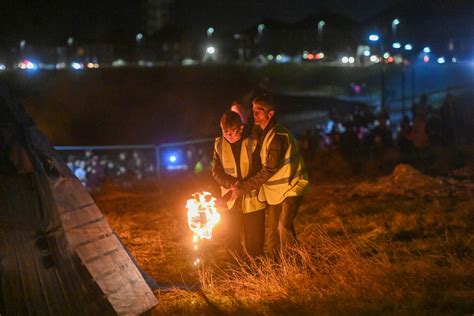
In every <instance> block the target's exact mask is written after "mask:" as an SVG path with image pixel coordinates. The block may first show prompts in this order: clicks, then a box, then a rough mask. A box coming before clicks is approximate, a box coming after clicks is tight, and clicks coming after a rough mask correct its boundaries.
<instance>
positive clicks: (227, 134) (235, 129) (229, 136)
mask: <svg viewBox="0 0 474 316" xmlns="http://www.w3.org/2000/svg"><path fill="white" fill-rule="evenodd" d="M221 130H222V136H224V138H225V139H226V140H227V141H228V142H229V143H231V144H233V143H236V142H238V141H239V140H240V139H241V138H242V132H243V130H244V125H240V126H238V125H235V126H232V127H224V126H223V125H222V124H221Z"/></svg>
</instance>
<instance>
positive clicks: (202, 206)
mask: <svg viewBox="0 0 474 316" xmlns="http://www.w3.org/2000/svg"><path fill="white" fill-rule="evenodd" d="M215 203H216V199H215V198H214V197H213V196H212V195H211V193H209V192H202V193H194V194H193V198H192V199H189V200H188V201H187V202H186V208H187V209H188V225H189V228H190V229H191V230H192V231H193V233H194V236H193V242H194V243H197V242H198V241H199V240H201V239H211V238H212V230H213V229H214V226H216V224H217V223H219V220H220V218H221V215H220V214H219V212H218V211H217V208H216V206H215Z"/></svg>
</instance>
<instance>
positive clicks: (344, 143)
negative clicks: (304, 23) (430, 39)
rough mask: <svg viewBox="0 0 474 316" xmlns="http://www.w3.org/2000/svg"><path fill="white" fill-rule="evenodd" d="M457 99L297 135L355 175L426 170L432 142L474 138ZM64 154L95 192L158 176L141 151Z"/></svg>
mask: <svg viewBox="0 0 474 316" xmlns="http://www.w3.org/2000/svg"><path fill="white" fill-rule="evenodd" d="M454 100H455V99H454V97H453V95H452V94H450V93H449V92H448V93H447V95H446V97H445V99H444V101H443V103H442V104H441V106H439V107H437V108H435V107H433V106H431V105H430V104H429V100H428V97H427V96H426V95H422V96H421V97H420V99H419V100H418V102H416V103H414V104H413V105H412V107H411V110H410V113H406V114H405V115H404V116H403V119H402V120H401V122H400V123H399V124H397V126H393V124H392V123H391V122H390V119H389V116H388V115H386V114H384V113H381V114H375V113H373V112H372V111H370V110H368V109H367V108H363V109H362V108H360V107H355V109H354V111H352V113H349V114H345V115H344V116H338V115H335V114H331V115H330V116H329V120H328V121H327V122H326V123H325V124H323V125H318V126H316V127H315V129H314V130H312V131H311V130H307V131H306V133H305V134H304V135H297V140H298V142H299V147H300V149H301V152H302V154H303V155H304V158H305V161H307V162H311V161H314V160H315V158H316V157H318V155H319V156H320V155H321V154H323V155H324V154H328V153H329V154H331V153H337V155H338V156H339V157H341V158H342V159H343V160H344V161H345V162H346V163H347V165H348V166H349V168H350V171H351V172H352V174H354V175H357V174H360V173H361V172H364V171H365V170H364V168H363V165H365V164H367V163H370V167H371V168H372V170H373V171H375V172H377V171H380V172H384V171H389V169H390V168H392V167H393V165H394V164H395V163H409V164H412V165H414V166H415V167H418V168H421V169H423V168H424V166H426V165H427V164H428V165H429V162H430V159H431V158H432V157H431V156H432V152H431V151H430V149H431V148H432V147H433V146H452V145H455V144H460V143H465V142H469V141H472V139H470V138H469V137H471V138H472V135H469V131H466V126H467V128H469V127H468V126H469V124H466V122H463V120H465V118H464V117H465V115H464V114H463V111H462V109H460V108H458V107H457V105H456V103H455V101H454ZM232 107H233V110H234V111H235V112H237V113H243V114H242V115H241V118H242V121H243V122H244V124H245V123H247V120H250V121H251V120H252V117H251V116H250V115H248V113H247V112H249V111H247V110H246V109H244V108H240V107H242V105H241V104H237V103H236V104H233V105H232ZM234 108H235V109H234ZM466 117H467V116H466ZM251 123H253V122H251ZM249 125H250V124H246V126H249ZM247 132H249V131H247ZM202 146H209V144H207V143H205V144H203V145H202ZM183 153H184V156H185V157H186V158H185V161H184V165H185V167H186V168H184V172H187V173H193V174H198V173H200V172H202V171H205V170H210V163H211V159H210V158H208V157H207V155H206V154H205V152H204V151H203V150H202V148H201V149H200V148H199V146H191V147H188V148H185V149H184V152H183ZM65 157H66V159H67V164H68V166H69V168H70V169H71V171H72V172H73V173H74V174H75V175H76V177H77V178H78V179H79V180H80V181H81V182H82V183H83V185H84V186H86V187H87V188H88V189H92V190H94V189H98V188H100V186H101V185H102V183H103V182H104V181H105V180H110V181H112V182H114V183H117V184H120V185H124V186H129V185H131V183H132V181H134V180H141V179H143V178H146V177H149V176H153V175H154V174H155V171H156V165H155V161H153V157H148V156H146V155H145V153H144V152H143V151H140V150H133V151H122V152H119V153H118V154H109V153H108V154H98V153H95V152H93V151H91V150H87V151H83V152H80V153H79V152H78V153H76V154H75V155H67V156H65ZM165 170H166V168H165Z"/></svg>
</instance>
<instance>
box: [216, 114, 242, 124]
mask: <svg viewBox="0 0 474 316" xmlns="http://www.w3.org/2000/svg"><path fill="white" fill-rule="evenodd" d="M221 125H222V127H224V128H230V127H240V125H242V120H241V119H240V116H239V114H237V113H235V112H233V111H225V112H224V114H222V117H221Z"/></svg>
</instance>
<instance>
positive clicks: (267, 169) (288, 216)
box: [231, 95, 309, 258]
mask: <svg viewBox="0 0 474 316" xmlns="http://www.w3.org/2000/svg"><path fill="white" fill-rule="evenodd" d="M252 106H253V115H254V119H255V125H257V126H258V127H259V128H258V129H256V130H257V131H258V133H259V134H260V135H259V137H258V139H259V141H258V142H259V144H260V145H261V151H260V158H261V162H262V169H261V170H260V171H259V172H258V173H257V174H256V175H255V176H253V177H250V178H247V179H245V180H243V181H242V183H239V184H236V185H234V186H233V187H232V188H231V191H232V197H231V199H235V198H237V197H238V196H240V195H242V194H247V193H248V192H251V191H253V190H256V189H258V190H259V195H258V198H259V200H260V201H263V200H266V202H267V204H268V206H267V209H266V212H267V218H266V221H267V227H266V234H265V235H266V236H265V238H266V244H267V251H268V253H269V255H270V256H271V257H275V258H278V254H279V251H280V250H281V251H282V252H283V253H285V252H286V250H287V249H288V246H294V245H295V244H296V241H297V240H296V231H295V227H294V223H293V220H294V219H295V217H296V215H297V213H298V208H299V205H300V203H301V201H302V197H303V195H304V194H305V193H306V192H307V190H308V185H309V180H308V173H307V170H306V168H305V164H304V161H303V157H302V155H301V153H300V151H299V149H298V145H297V141H296V140H295V138H294V137H293V136H292V135H291V133H290V132H289V131H288V130H287V129H286V128H284V127H283V126H282V125H280V124H278V123H277V122H276V121H275V113H276V106H275V103H274V101H273V99H272V98H271V97H270V96H268V95H263V96H260V97H257V98H255V99H254V100H253V102H252Z"/></svg>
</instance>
